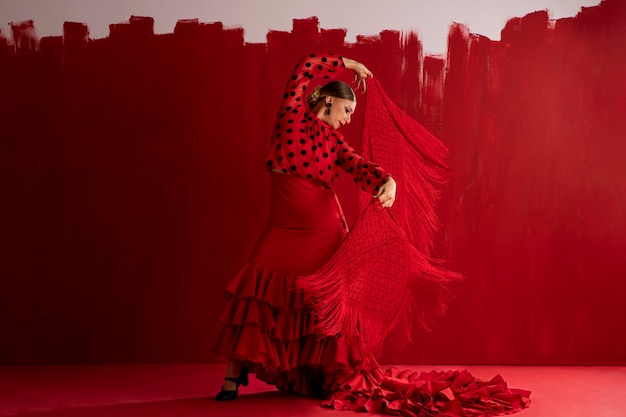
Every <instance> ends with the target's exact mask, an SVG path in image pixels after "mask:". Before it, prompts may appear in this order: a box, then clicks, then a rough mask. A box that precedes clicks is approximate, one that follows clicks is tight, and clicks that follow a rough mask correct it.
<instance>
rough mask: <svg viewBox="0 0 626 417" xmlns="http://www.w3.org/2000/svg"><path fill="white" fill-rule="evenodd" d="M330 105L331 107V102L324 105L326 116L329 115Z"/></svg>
mask: <svg viewBox="0 0 626 417" xmlns="http://www.w3.org/2000/svg"><path fill="white" fill-rule="evenodd" d="M332 105H333V103H331V102H328V103H326V114H327V115H330V106H332Z"/></svg>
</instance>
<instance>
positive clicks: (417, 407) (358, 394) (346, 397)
mask: <svg viewBox="0 0 626 417" xmlns="http://www.w3.org/2000/svg"><path fill="white" fill-rule="evenodd" d="M529 397H530V391H526V390H520V389H513V388H509V387H508V386H507V383H506V382H505V381H504V379H503V378H502V377H501V376H500V375H496V376H495V377H494V378H492V379H491V380H489V381H483V380H480V379H477V378H475V377H474V376H472V375H471V374H470V373H469V372H467V371H431V372H421V373H419V372H413V371H410V370H403V371H400V370H398V369H396V368H394V367H391V368H389V369H387V370H386V371H385V373H384V374H381V373H379V372H359V373H357V374H355V375H354V376H353V377H352V379H350V380H349V381H347V382H345V383H343V384H342V385H341V386H340V387H339V388H338V389H337V390H336V391H335V392H334V393H333V394H332V395H331V396H330V398H329V399H327V400H325V401H323V402H322V405H323V406H325V407H328V408H333V409H335V410H351V411H359V412H370V413H378V414H384V415H394V416H400V415H401V416H413V417H431V416H439V417H478V416H482V417H490V416H499V415H505V414H511V413H516V412H518V411H521V410H523V409H524V408H527V407H528V406H529V405H530V399H529Z"/></svg>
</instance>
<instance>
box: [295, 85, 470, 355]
mask: <svg viewBox="0 0 626 417" xmlns="http://www.w3.org/2000/svg"><path fill="white" fill-rule="evenodd" d="M363 152H366V153H367V154H368V158H370V159H372V160H374V161H375V162H380V163H381V165H382V166H384V167H385V168H388V169H390V170H391V171H392V172H394V178H395V179H396V181H397V184H398V190H397V202H396V204H394V206H393V207H392V208H391V209H390V210H384V209H381V208H382V207H381V206H380V204H379V203H378V201H377V200H372V198H371V197H368V196H366V195H364V194H361V195H360V199H359V202H360V204H359V207H360V208H361V210H364V212H363V213H362V214H361V215H360V216H359V218H358V220H357V222H356V224H355V226H354V228H353V230H352V231H351V233H350V234H349V235H348V238H347V239H345V240H344V242H343V243H342V245H341V247H340V248H339V250H338V251H337V253H336V254H335V255H334V256H333V258H332V259H330V260H329V262H328V263H327V264H326V265H324V267H322V268H321V269H320V270H318V271H316V273H315V274H311V275H309V276H303V277H300V279H299V280H298V285H300V286H301V287H302V288H304V289H305V290H306V291H308V293H309V294H310V295H311V298H312V302H313V304H314V305H315V309H316V314H317V317H318V319H319V328H320V332H321V333H322V334H324V335H327V336H333V335H339V336H340V337H342V338H344V339H346V340H347V341H348V343H349V344H350V345H351V347H352V354H353V355H354V357H355V358H361V357H363V356H367V355H368V354H370V353H373V354H377V353H379V352H380V350H381V348H382V343H383V341H384V339H385V337H386V335H387V334H388V332H389V331H390V330H391V329H392V328H393V327H394V326H396V325H398V324H402V325H403V330H404V333H405V334H406V335H407V337H409V335H410V332H411V328H410V324H411V322H412V321H415V320H417V321H419V323H420V324H422V326H423V327H427V325H426V323H427V320H428V318H429V317H432V316H433V314H437V313H442V312H443V311H444V310H445V306H446V298H447V295H448V284H449V283H450V282H452V281H455V280H459V279H460V278H461V276H460V275H459V274H456V273H454V272H450V271H448V270H446V269H445V268H442V267H441V266H440V265H438V264H437V263H436V262H434V261H432V260H431V259H430V248H431V246H432V241H433V235H434V233H435V231H436V230H437V226H438V221H437V216H436V215H435V202H436V200H437V198H438V192H437V190H436V188H435V184H436V183H441V182H443V181H444V180H445V179H446V177H447V171H448V168H447V166H446V165H445V162H444V161H443V159H444V157H445V155H446V152H447V149H446V148H445V146H444V145H443V144H442V143H441V141H439V139H437V138H436V137H435V136H433V135H432V134H431V133H429V132H428V131H427V130H426V129H424V128H423V127H422V126H421V125H420V124H419V123H418V122H416V121H415V120H414V119H412V118H411V117H409V116H408V115H407V114H406V113H405V112H403V111H402V110H400V109H399V108H398V107H397V106H395V105H394V104H393V103H392V102H391V100H390V99H389V98H388V97H387V96H386V95H385V93H384V92H383V90H382V88H381V87H380V84H379V83H378V82H377V81H376V80H375V79H373V80H370V87H369V91H368V98H367V103H366V108H365V122H364V128H363Z"/></svg>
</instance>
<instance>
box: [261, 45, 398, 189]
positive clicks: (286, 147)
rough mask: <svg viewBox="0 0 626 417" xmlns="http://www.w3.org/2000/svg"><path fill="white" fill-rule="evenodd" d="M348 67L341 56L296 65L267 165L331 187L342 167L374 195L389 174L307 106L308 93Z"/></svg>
mask: <svg viewBox="0 0 626 417" xmlns="http://www.w3.org/2000/svg"><path fill="white" fill-rule="evenodd" d="M344 68H345V66H344V63H343V60H342V59H341V57H339V56H336V55H333V54H326V55H317V54H310V55H308V56H306V57H304V58H303V59H302V60H301V61H300V63H299V64H298V65H297V66H296V68H295V70H294V73H293V74H292V76H291V77H290V79H289V81H288V82H287V85H286V90H285V94H284V96H283V102H282V104H281V107H280V111H279V112H278V114H277V122H276V125H275V129H274V134H273V137H272V146H271V147H270V152H269V154H268V156H267V160H266V166H267V169H268V170H278V171H281V172H283V173H286V174H290V175H297V176H300V177H305V178H311V179H318V180H321V181H323V182H326V183H328V184H330V183H332V182H333V181H334V179H335V178H337V177H338V176H339V172H338V171H337V168H341V169H343V170H344V171H346V172H348V173H350V175H352V176H353V177H354V181H355V182H356V183H357V184H358V185H359V186H360V187H361V188H362V189H363V190H365V191H367V192H370V193H372V194H376V193H377V192H378V189H379V188H380V186H381V185H382V184H383V183H384V181H385V179H386V178H387V176H388V175H389V174H388V173H387V172H385V171H384V170H383V169H382V168H380V167H379V166H377V165H376V164H374V163H372V162H369V161H365V160H363V158H361V156H359V155H358V154H357V153H356V152H355V151H354V149H353V148H352V147H350V145H349V144H348V143H347V142H346V141H345V140H344V138H343V136H342V135H341V133H339V132H337V131H336V130H334V129H333V128H332V127H330V126H328V125H327V124H326V123H325V122H323V121H322V120H320V119H318V118H317V116H316V115H315V114H313V113H311V112H309V111H308V110H309V109H308V106H307V104H306V103H307V94H306V91H307V90H311V89H312V88H313V87H315V86H317V85H323V84H325V83H326V82H327V81H328V80H327V78H336V77H337V76H338V75H339V74H341V72H342V71H343V70H344Z"/></svg>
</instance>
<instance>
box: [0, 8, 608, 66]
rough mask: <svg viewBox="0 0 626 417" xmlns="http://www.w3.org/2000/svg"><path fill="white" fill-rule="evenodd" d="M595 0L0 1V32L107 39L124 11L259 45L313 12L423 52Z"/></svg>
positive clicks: (165, 28) (158, 28) (161, 25)
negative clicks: (386, 33)
mask: <svg viewBox="0 0 626 417" xmlns="http://www.w3.org/2000/svg"><path fill="white" fill-rule="evenodd" d="M599 3H600V0H317V1H302V0H170V1H166V0H0V30H2V32H3V33H4V34H5V36H8V37H10V30H9V26H8V23H9V22H21V21H24V20H30V19H32V20H34V21H35V28H36V30H37V33H38V35H39V36H40V37H42V36H54V35H61V34H62V33H63V22H65V21H71V22H83V23H86V24H87V25H88V26H89V28H90V36H91V38H103V37H106V36H108V33H109V24H111V23H120V22H124V21H127V20H128V18H129V17H130V16H131V15H135V16H150V17H153V18H154V19H155V32H156V33H171V32H172V31H173V30H174V25H175V24H176V21H177V20H179V19H190V18H199V19H200V20H201V21H203V22H217V21H220V22H223V23H224V24H225V25H227V26H241V27H243V28H244V29H245V32H246V41H248V42H265V35H266V34H267V31H268V30H287V31H289V30H291V23H292V19H294V18H306V17H310V16H317V17H318V18H319V20H320V26H321V27H323V28H327V29H331V28H346V29H348V38H347V39H348V41H350V42H353V41H354V40H355V37H356V35H374V34H377V33H379V32H380V31H381V30H383V29H394V30H415V31H416V32H417V33H418V35H419V37H420V39H421V40H422V43H423V45H424V50H425V52H426V53H431V54H439V53H444V52H445V50H446V41H447V35H448V28H449V26H450V23H451V22H459V23H464V24H466V25H467V26H469V28H470V30H471V31H472V32H474V33H479V34H481V35H485V36H487V37H489V38H491V39H494V40H499V39H500V31H501V29H502V28H503V27H504V25H505V23H506V21H507V20H508V19H509V18H511V17H521V16H523V15H525V14H526V13H530V12H533V11H536V10H546V9H547V10H549V12H550V16H551V18H553V19H559V18H562V17H569V16H575V15H576V13H578V11H579V10H580V8H581V7H582V6H594V5H597V4H599Z"/></svg>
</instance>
